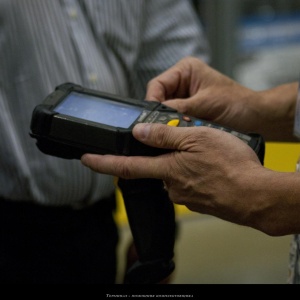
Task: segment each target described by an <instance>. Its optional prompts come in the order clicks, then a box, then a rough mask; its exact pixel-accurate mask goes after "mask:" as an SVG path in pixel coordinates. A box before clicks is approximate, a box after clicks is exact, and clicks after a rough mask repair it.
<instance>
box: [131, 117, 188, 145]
mask: <svg viewBox="0 0 300 300" xmlns="http://www.w3.org/2000/svg"><path fill="white" fill-rule="evenodd" d="M186 129H188V128H179V127H172V126H168V125H164V124H150V123H140V124H137V125H135V127H134V128H133V131H132V133H133V136H134V137H135V138H136V139H137V140H139V141H140V142H142V143H144V144H146V145H148V146H151V147H156V148H163V149H174V150H182V145H181V144H182V141H184V139H185V138H186Z"/></svg>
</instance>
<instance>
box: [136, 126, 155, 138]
mask: <svg viewBox="0 0 300 300" xmlns="http://www.w3.org/2000/svg"><path fill="white" fill-rule="evenodd" d="M150 126H151V124H149V123H140V124H137V125H135V126H134V128H133V133H134V136H135V137H137V138H138V139H139V140H146V139H147V138H148V135H149V132H150Z"/></svg>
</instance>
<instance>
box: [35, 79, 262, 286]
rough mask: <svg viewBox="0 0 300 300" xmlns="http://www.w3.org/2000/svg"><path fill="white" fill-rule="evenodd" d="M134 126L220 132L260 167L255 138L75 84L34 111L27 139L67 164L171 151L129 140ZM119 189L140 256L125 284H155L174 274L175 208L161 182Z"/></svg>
mask: <svg viewBox="0 0 300 300" xmlns="http://www.w3.org/2000/svg"><path fill="white" fill-rule="evenodd" d="M137 123H161V124H167V125H170V126H177V127H192V126H209V127H213V128H217V129H219V130H224V131H226V132H229V133H231V134H233V135H235V136H237V137H238V138H240V139H241V140H242V141H244V142H245V143H246V144H248V145H249V146H250V147H251V148H252V149H253V150H254V151H255V152H256V154H257V156H258V157H259V159H260V161H261V163H262V164H263V160H264V151H265V144H264V140H263V138H262V137H261V136H260V135H258V134H251V133H250V134H246V133H241V132H237V131H235V130H232V129H230V128H226V127H223V126H220V125H218V124H215V123H212V122H208V121H204V120H201V119H197V118H193V117H190V116H186V115H183V114H181V113H178V112H177V111H176V110H174V109H172V108H170V107H168V106H166V105H163V104H161V103H159V102H153V101H141V100H136V99H130V98H124V97H120V96H116V95H112V94H108V93H103V92H100V91H96V90H91V89H86V88H84V87H82V86H79V85H76V84H73V83H65V84H62V85H60V86H58V87H57V88H56V89H55V91H54V92H53V93H51V94H50V95H49V96H48V97H46V99H45V100H44V101H43V102H42V103H41V104H40V105H38V106H36V107H35V108H34V111H33V114H32V119H31V126H30V136H31V137H33V138H35V139H36V140H37V142H36V145H37V147H38V148H39V149H40V150H41V151H42V152H43V153H45V154H49V155H53V156H57V157H62V158H66V159H80V158H81V156H82V155H83V154H84V153H95V154H116V155H128V156H129V155H148V156H155V155H159V154H162V153H166V152H167V151H172V150H168V149H159V148H153V147H149V146H147V145H144V144H143V143H141V142H139V141H137V140H136V139H135V138H134V137H133V135H132V129H133V127H134V126H135V125H136V124H137ZM119 187H120V188H121V191H122V193H123V198H124V203H125V208H126V212H127V216H128V221H129V225H130V228H131V231H132V235H133V238H134V241H135V244H136V247H137V252H138V255H139V261H138V262H137V263H136V264H135V265H134V266H132V268H131V269H130V270H129V271H128V274H127V276H126V282H127V283H156V282H159V281H161V280H162V279H164V278H165V277H167V276H168V275H169V274H171V273H172V271H173V269H174V262H173V261H172V258H173V248H174V240H175V217H174V215H175V214H174V207H173V205H172V203H171V202H170V201H169V198H168V195H167V193H166V191H165V190H164V189H163V185H162V182H161V181H160V180H156V179H139V180H124V179H120V180H119Z"/></svg>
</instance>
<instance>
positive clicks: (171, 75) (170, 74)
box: [146, 69, 180, 102]
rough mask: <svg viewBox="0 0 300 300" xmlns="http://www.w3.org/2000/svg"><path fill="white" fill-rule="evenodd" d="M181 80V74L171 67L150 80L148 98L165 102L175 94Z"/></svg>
mask: <svg viewBox="0 0 300 300" xmlns="http://www.w3.org/2000/svg"><path fill="white" fill-rule="evenodd" d="M179 82H180V74H179V73H178V72H176V71H174V70H173V69H170V70H168V71H166V72H164V73H162V74H161V75H159V76H158V77H156V78H154V79H152V80H151V81H149V83H148V85H147V93H146V100H151V101H152V100H154V101H159V102H163V101H165V100H167V99H169V98H171V95H173V94H174V93H175V92H176V90H177V87H178V84H179Z"/></svg>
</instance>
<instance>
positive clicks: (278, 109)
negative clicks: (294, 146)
mask: <svg viewBox="0 0 300 300" xmlns="http://www.w3.org/2000/svg"><path fill="white" fill-rule="evenodd" d="M297 91H298V83H297V82H294V83H289V84H284V85H280V86H278V87H276V88H273V89H270V90H266V91H262V92H259V94H260V95H261V96H262V99H263V100H262V103H261V105H259V106H258V108H259V109H260V114H261V118H262V126H261V131H262V132H261V133H262V134H263V135H264V137H265V139H266V140H268V141H283V142H293V141H297V140H296V138H295V137H294V135H293V127H294V118H295V109H296V100H297Z"/></svg>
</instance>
